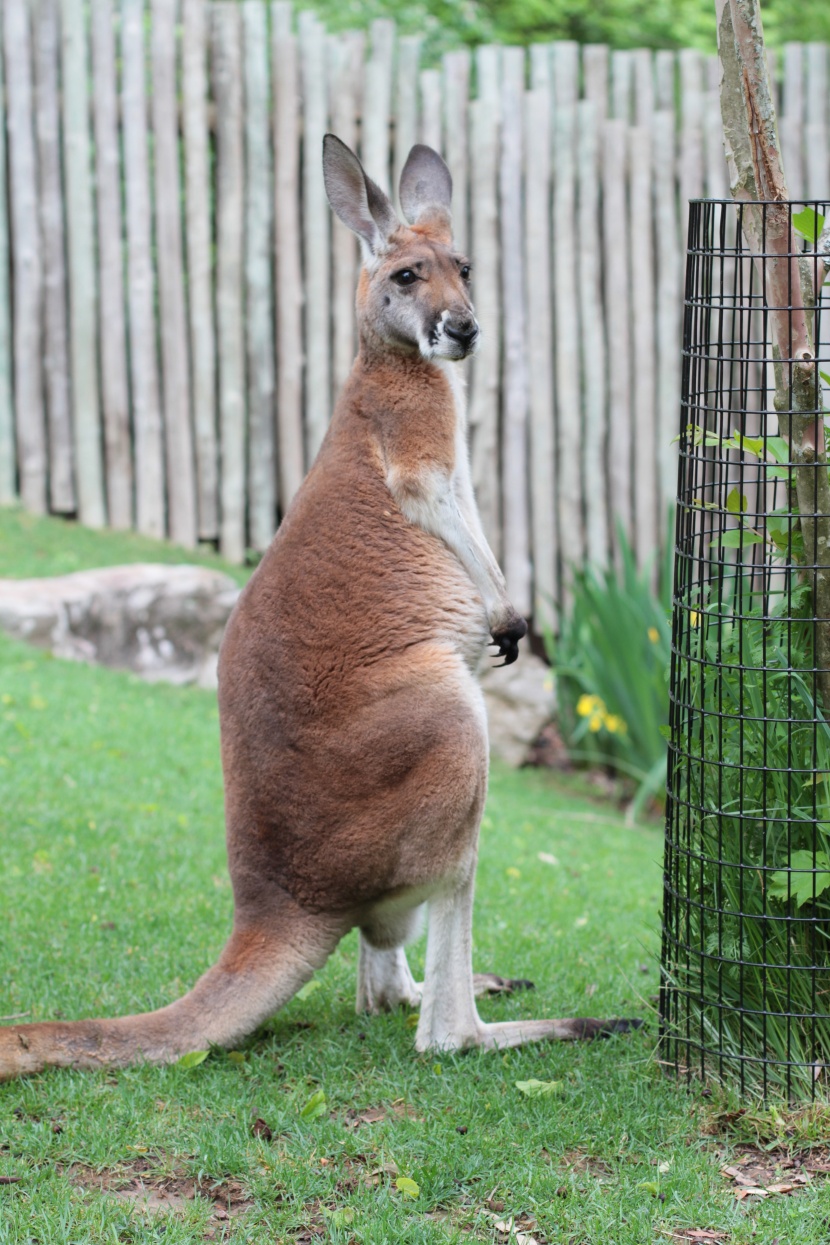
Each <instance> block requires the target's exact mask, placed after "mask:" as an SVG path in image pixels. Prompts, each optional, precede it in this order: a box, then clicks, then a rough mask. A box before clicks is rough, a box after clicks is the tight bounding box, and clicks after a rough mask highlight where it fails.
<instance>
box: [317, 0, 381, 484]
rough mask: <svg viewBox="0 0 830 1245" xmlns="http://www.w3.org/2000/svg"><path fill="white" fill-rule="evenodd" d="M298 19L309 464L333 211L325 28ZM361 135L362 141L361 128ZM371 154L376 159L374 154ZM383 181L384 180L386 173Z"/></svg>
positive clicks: (324, 370)
mask: <svg viewBox="0 0 830 1245" xmlns="http://www.w3.org/2000/svg"><path fill="white" fill-rule="evenodd" d="M299 21H300V48H301V52H302V97H303V115H304V142H303V244H304V251H303V256H304V261H305V348H306V372H305V436H306V462H307V465H308V466H310V465H311V461H312V459H313V458H314V457H315V455H316V454H317V451H318V449H319V448H320V443H321V442H322V440H323V437H324V435H325V432H326V428H327V427H328V422H329V416H330V411H331V383H330V375H331V372H330V365H331V332H330V328H331V302H330V297H331V292H330V289H329V281H330V270H331V250H330V247H331V213H330V211H329V205H328V201H327V199H326V189H325V185H324V183H323V164H322V150H323V135H324V134H325V132H326V130H327V128H328V90H327V82H326V34H325V31H324V29H323V27H322V26H321V25H320V23H319V22H318V21H317V19H316V18H315V17H314V15H313V14H312V13H301V14H300V18H299ZM368 106H369V100H368V97H367V99H366V107H367V108H368ZM385 116H386V123H385V133H386V138H387V146H386V149H385V158H386V160H388V157H389V149H388V135H389V126H388V117H389V112H388V106H387V111H386V114H385ZM369 128H370V129H371V127H369ZM363 137H364V143H365V142H366V139H367V132H366V129H365V128H364V135H363ZM364 154H365V147H364ZM373 158H374V159H375V161H377V159H378V157H377V156H376V155H375V156H374V157H373ZM368 171H369V173H370V175H371V176H372V177H375V178H377V177H378V174H377V173H375V172H374V171H373V170H372V169H371V168H370V169H369V170H368ZM380 171H381V172H382V171H383V170H382V169H381V170H380ZM386 181H387V185H388V182H389V175H388V173H387V175H386Z"/></svg>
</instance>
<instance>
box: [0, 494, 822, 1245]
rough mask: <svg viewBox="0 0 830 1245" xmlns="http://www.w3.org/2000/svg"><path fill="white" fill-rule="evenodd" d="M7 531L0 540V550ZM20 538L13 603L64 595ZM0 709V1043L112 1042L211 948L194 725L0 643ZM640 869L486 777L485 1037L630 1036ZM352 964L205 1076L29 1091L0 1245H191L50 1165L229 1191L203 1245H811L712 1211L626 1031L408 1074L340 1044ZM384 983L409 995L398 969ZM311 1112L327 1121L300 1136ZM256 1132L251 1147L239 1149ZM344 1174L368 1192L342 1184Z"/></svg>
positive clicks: (613, 838) (368, 1022) (170, 1220)
mask: <svg viewBox="0 0 830 1245" xmlns="http://www.w3.org/2000/svg"><path fill="white" fill-rule="evenodd" d="M20 522H21V518H20V516H19V515H18V516H16V517H14V516H12V518H8V516H7V517H6V519H5V520H4V528H3V529H2V530H3V531H6V530H7V529H8V526H9V524H10V523H11V524H15V523H20ZM32 530H34V531H35V532H36V536H37V539H36V541H34V542H33V544H34V545H35V547H36V548H37V549H38V550H39V552H37V553H33V552H32V549H31V548H29V547H25V548H23V549H22V551H21V553H20V555H19V556H15V555H14V554H13V553H11V552H10V551H9V549H8V548H6V549H5V550H4V552H3V558H4V570H6V571H7V572H8V571H15V572H17V573H21V574H31V573H33V571H32V568H33V565H34V560H35V558H38V559H40V561H39V562H38V563H37V564H38V565H40V566H42V567H44V568H49V569H52V568H55V569H58V568H59V569H68V567H67V566H66V556H67V550H66V549H64V550H63V551H61V549H60V548H59V545H60V542H61V541H63V540H64V539H65V537H66V532H64V531H62V532H60V533H59V539H58V538H56V539H55V542H54V546H53V544H52V536H51V532H50V525H48V524H47V525H43V524H40V523H38V524H34V525H33V528H32ZM55 530H56V529H55V528H52V531H55ZM133 544H134V542H133V539H132V538H126V545H125V538H123V537H115V536H110V535H108V534H97V535H95V536H92V535H90V534H88V533H84V532H81V530H80V529H72V537H71V541H70V545H71V548H72V549H73V550H74V551H75V552H76V553H77V554H78V556H79V557H81V558H82V560H86V562H85V564H87V565H92V564H99V565H102V564H104V563H106V562H109V561H113V560H116V558H117V557H120V556H121V554H122V551H123V549H124V548H125V547H127V546H129V547H132V545H133ZM146 545H147V543H146V542H144V546H143V547H142V551H141V553H140V556H141V557H145V556H148V553H147V551H146ZM152 556H156V557H157V556H161V551H154V552H153V554H152ZM0 698H2V700H1V701H0V791H2V793H3V797H2V814H0V825H1V826H2V846H3V886H2V907H0V1015H2V1016H7V1015H9V1014H11V1013H17V1012H27V1013H29V1016H28V1017H27V1019H29V1018H31V1019H46V1018H49V1017H54V1016H57V1015H59V1014H61V1015H63V1016H65V1017H72V1016H81V1015H88V1014H95V1013H99V1014H103V1013H115V1012H125V1011H128V1010H133V1009H144V1008H148V1007H155V1006H158V1005H159V1004H162V1003H164V1002H167V1001H169V1000H170V999H172V998H174V997H176V995H177V994H178V993H179V992H180V991H181V990H182V989H184V988H185V987H186V986H187V985H188V984H189V983H190V982H192V981H193V980H194V978H195V977H196V976H197V974H198V973H199V972H200V971H202V969H204V968H205V967H206V966H207V965H208V964H209V963H210V962H211V961H212V959H213V958H214V957H215V956H216V954H217V953H218V951H219V949H220V947H221V945H222V943H223V940H224V938H225V935H226V933H227V931H228V928H229V922H230V914H231V900H230V890H229V886H228V882H227V875H226V870H225V858H224V846H223V827H222V802H221V798H222V791H221V775H220V771H219V762H218V721H217V712H216V704H215V699H214V697H213V696H212V695H211V694H209V693H206V692H202V691H198V690H196V689H192V688H172V687H166V686H160V685H155V686H152V687H151V686H148V685H146V684H143V683H141V682H140V681H138V680H137V679H135V678H133V677H132V676H129V675H122V674H118V673H116V672H112V671H108V670H100V669H92V668H87V667H84V666H80V665H75V664H72V663H64V662H60V661H56V660H53V659H50V658H49V657H47V656H46V655H44V654H42V653H39V652H36V651H33V650H29V649H27V648H24V647H23V646H21V645H19V644H17V643H14V642H11V641H9V640H6V639H0ZM540 852H541V853H544V854H546V855H547V856H553V857H554V858H555V860H556V861H557V863H555V864H551V863H549V862H546V861H542V860H540V859H539V853H540ZM660 855H661V833H660V828H659V827H658V826H645V827H639V828H636V829H628V828H626V827H625V825H624V823H623V821H622V819H621V817H620V816H619V815H618V814H617V813H616V811H614V810H612V809H609V808H608V807H604V806H602V805H600V804H598V803H596V802H591V801H589V800H588V799H586V798H585V797H584V796H583V795H581V794H578V793H576V792H574V791H573V790H572V789H569V788H567V787H563V786H562V785H561V784H557V783H556V782H554V781H553V779H552V778H551V777H550V776H549V775H547V774H544V773H538V772H523V773H518V774H516V773H509V772H507V771H505V770H502V769H497V770H496V771H495V772H494V774H493V780H492V788H491V795H490V800H489V804H488V809H487V816H486V820H485V824H484V828H483V835H482V851H481V864H480V869H479V883H478V893H477V901H476V926H475V934H476V951H475V958H476V966H477V968H479V969H481V970H492V971H495V972H500V973H504V974H510V975H521V976H528V977H530V978H532V979H534V980H535V981H536V984H537V989H536V991H535V992H534V993H530V994H526V995H520V996H516V997H514V998H510V999H493V1000H485V1001H482V1004H481V1007H482V1012H483V1013H484V1014H485V1015H486V1017H487V1018H489V1019H496V1018H499V1019H509V1018H511V1017H519V1016H533V1015H538V1016H553V1015H569V1014H582V1015H585V1014H602V1015H615V1014H616V1015H620V1014H622V1015H638V1014H639V1015H644V1014H648V1011H649V1005H648V1001H647V1000H648V996H650V995H652V994H653V993H654V992H655V990H656V987H657V965H656V959H655V955H656V950H657V941H658V939H657V929H658V926H659V896H660ZM355 961H356V941H355V937H354V935H352V936H350V937H349V938H347V939H346V940H345V941H344V942H343V944H342V945H341V947H340V948H339V950H338V952H337V953H336V954H335V955H334V956H333V957H332V959H331V960H330V962H329V964H328V965H327V966H326V968H325V969H324V971H323V972H322V973H320V974H319V982H320V985H319V988H318V989H317V990H316V991H314V992H312V993H310V994H308V995H307V997H305V998H304V999H295V1000H294V1001H293V1002H292V1003H291V1004H290V1005H289V1006H288V1007H287V1008H286V1009H285V1010H284V1011H283V1012H282V1013H281V1014H280V1015H278V1016H277V1017H275V1018H274V1020H273V1021H272V1022H271V1023H270V1024H269V1025H268V1026H267V1028H266V1029H265V1030H263V1031H262V1032H260V1033H259V1034H258V1035H257V1036H256V1037H255V1038H254V1039H253V1040H252V1041H251V1042H250V1043H249V1044H248V1045H247V1046H246V1048H245V1050H244V1051H243V1052H242V1057H241V1058H240V1057H239V1056H237V1057H236V1058H235V1059H232V1058H229V1057H228V1055H227V1054H224V1053H214V1054H212V1055H211V1056H210V1057H209V1058H208V1060H207V1061H206V1062H205V1063H203V1064H202V1065H201V1066H200V1067H198V1068H195V1069H193V1070H191V1071H186V1070H184V1069H183V1068H180V1067H172V1068H152V1067H135V1068H130V1069H126V1070H122V1071H118V1072H114V1073H112V1072H111V1073H105V1072H101V1073H89V1072H83V1073H81V1072H75V1073H73V1072H66V1071H53V1072H49V1073H47V1074H44V1075H41V1076H37V1077H33V1078H31V1079H29V1080H26V1081H21V1082H16V1083H10V1084H6V1085H3V1086H0V1176H7V1177H20V1178H21V1179H20V1182H19V1183H17V1184H13V1185H8V1186H4V1185H0V1243H2V1245H27V1243H28V1242H35V1241H37V1242H40V1243H41V1245H53V1243H60V1245H63V1243H64V1242H67V1243H72V1245H76V1243H77V1245H86V1243H87V1242H90V1243H93V1245H97V1243H98V1242H101V1243H102V1245H103V1243H104V1242H121V1241H123V1242H133V1241H136V1242H155V1241H164V1242H168V1243H174V1245H178V1243H180V1242H191V1241H194V1242H195V1241H201V1240H202V1239H203V1238H204V1232H205V1227H206V1223H207V1218H208V1211H209V1203H207V1202H206V1201H205V1200H204V1199H196V1200H195V1201H194V1202H192V1203H188V1205H187V1206H186V1208H185V1209H184V1210H182V1211H181V1212H180V1213H176V1214H171V1215H168V1216H161V1215H159V1216H155V1217H153V1216H151V1215H149V1214H145V1213H142V1212H140V1211H138V1210H133V1209H131V1208H130V1207H129V1206H128V1205H127V1204H126V1203H125V1202H124V1201H120V1200H117V1199H115V1198H114V1197H112V1196H109V1195H107V1194H104V1193H101V1192H96V1191H94V1190H89V1189H87V1190H83V1189H81V1188H79V1187H78V1186H77V1185H75V1184H73V1183H72V1181H71V1180H70V1178H69V1176H68V1175H67V1174H66V1173H65V1168H66V1167H67V1166H68V1165H69V1164H71V1163H80V1164H84V1165H87V1166H88V1167H91V1168H94V1169H96V1170H104V1169H116V1168H118V1167H119V1166H129V1165H130V1164H135V1163H136V1161H137V1160H138V1159H141V1160H143V1161H144V1162H145V1163H146V1164H149V1166H150V1168H151V1169H152V1170H158V1172H159V1173H162V1174H163V1173H164V1172H169V1171H171V1170H172V1169H176V1170H178V1171H179V1172H180V1173H182V1174H184V1175H191V1176H194V1177H195V1176H199V1175H201V1176H202V1177H204V1178H209V1179H215V1180H219V1179H223V1178H228V1177H230V1178H233V1179H236V1180H239V1181H241V1182H242V1184H243V1185H244V1186H245V1188H246V1189H247V1190H248V1191H249V1194H250V1197H251V1200H252V1205H251V1207H250V1209H248V1210H247V1211H246V1212H245V1214H244V1215H241V1216H240V1217H239V1218H235V1219H233V1220H231V1221H230V1222H229V1223H228V1224H226V1225H224V1227H222V1226H221V1225H220V1227H219V1234H220V1235H221V1232H222V1231H226V1232H227V1239H229V1240H232V1241H240V1242H241V1241H250V1242H256V1243H259V1242H269V1243H270V1242H275V1241H286V1242H289V1241H293V1240H295V1239H296V1238H297V1237H298V1236H300V1235H301V1234H302V1230H303V1229H304V1228H307V1227H308V1226H309V1225H310V1224H311V1223H312V1222H313V1221H314V1217H315V1214H317V1212H318V1208H319V1204H320V1203H323V1204H324V1205H325V1206H326V1207H328V1208H329V1209H330V1210H331V1209H337V1210H347V1211H350V1212H352V1213H353V1218H352V1219H351V1222H350V1223H348V1224H345V1218H346V1217H342V1218H341V1219H340V1220H338V1219H337V1218H331V1217H329V1218H328V1219H327V1220H326V1223H327V1227H326V1229H325V1231H326V1235H325V1237H323V1238H321V1239H326V1240H330V1241H332V1242H334V1243H335V1245H337V1243H339V1242H343V1243H344V1245H345V1243H346V1242H351V1241H358V1242H361V1243H364V1242H365V1243H366V1245H369V1243H371V1245H381V1243H382V1242H389V1243H390V1245H391V1243H395V1242H399V1241H404V1242H407V1243H408V1242H413V1243H420V1242H430V1243H432V1242H447V1241H452V1240H459V1241H460V1240H483V1241H494V1240H496V1239H498V1238H497V1236H496V1230H495V1226H494V1223H493V1220H492V1218H490V1219H488V1218H487V1217H486V1214H485V1211H486V1210H487V1207H486V1205H485V1204H486V1202H487V1200H488V1199H489V1198H491V1197H493V1198H495V1199H496V1201H497V1202H498V1203H503V1204H504V1211H503V1212H500V1215H501V1218H505V1217H507V1216H508V1215H509V1214H510V1213H514V1214H517V1215H519V1214H521V1213H522V1212H525V1213H528V1214H532V1215H533V1216H534V1217H535V1219H536V1221H537V1223H538V1229H537V1230H536V1231H535V1233H534V1235H536V1236H537V1239H545V1240H547V1241H549V1242H557V1243H558V1242H569V1243H571V1245H588V1243H590V1245H607V1243H613V1245H642V1243H643V1242H649V1241H655V1240H661V1239H662V1240H665V1239H668V1238H667V1236H666V1235H664V1233H666V1234H667V1233H669V1232H670V1231H671V1230H672V1229H677V1228H679V1227H681V1226H687V1227H693V1228H720V1229H723V1230H724V1231H726V1232H728V1233H729V1240H730V1241H731V1242H742V1243H746V1245H749V1242H754V1243H755V1245H770V1243H771V1242H772V1241H773V1240H774V1239H775V1238H776V1237H777V1238H778V1239H779V1240H780V1241H781V1242H782V1243H783V1242H787V1245H808V1243H809V1245H812V1243H816V1245H818V1242H824V1241H826V1238H827V1227H826V1222H823V1221H826V1219H827V1218H828V1216H830V1196H828V1194H827V1193H825V1192H823V1191H822V1190H821V1189H818V1188H817V1189H815V1190H809V1191H807V1192H805V1193H803V1194H800V1195H799V1197H798V1198H797V1199H786V1198H775V1197H771V1198H769V1199H768V1200H767V1201H765V1202H763V1203H756V1204H754V1205H752V1206H750V1207H747V1205H746V1203H743V1204H740V1205H739V1204H738V1203H737V1202H736V1200H735V1198H734V1196H733V1194H732V1192H731V1191H730V1190H729V1188H728V1187H727V1184H726V1182H725V1181H724V1180H723V1178H722V1177H721V1176H720V1174H719V1166H720V1162H721V1161H722V1160H720V1159H719V1158H718V1155H717V1154H716V1153H715V1149H716V1144H717V1147H720V1148H722V1146H723V1141H722V1139H720V1140H718V1141H717V1143H716V1142H715V1140H714V1139H713V1138H712V1137H705V1136H702V1135H701V1123H702V1118H703V1110H704V1108H703V1107H702V1105H701V1103H700V1102H699V1101H697V1100H695V1099H694V1098H693V1097H690V1096H689V1095H688V1094H687V1093H686V1092H685V1091H683V1090H681V1089H679V1088H678V1087H676V1086H675V1085H673V1084H672V1083H671V1082H669V1081H668V1080H666V1079H665V1078H664V1076H663V1075H662V1073H661V1072H660V1070H659V1066H658V1064H657V1063H656V1060H655V1050H654V1032H653V1028H652V1032H651V1033H650V1034H642V1033H640V1034H636V1035H633V1036H631V1037H628V1038H617V1039H612V1040H611V1041H608V1042H601V1043H595V1044H593V1045H567V1044H560V1045H556V1044H550V1045H540V1046H535V1047H528V1048H526V1049H524V1050H521V1051H511V1052H508V1053H505V1054H504V1055H499V1054H480V1053H470V1054H466V1055H463V1056H449V1055H440V1056H437V1057H436V1056H429V1057H422V1056H418V1055H416V1054H415V1052H414V1047H413V1037H414V1033H413V1029H412V1027H411V1025H410V1023H409V1017H407V1016H406V1015H405V1014H403V1013H401V1014H395V1015H390V1016H385V1017H381V1018H373V1019H369V1018H359V1017H357V1016H355V1014H354V1008H353V995H354V976H355ZM412 961H413V965H414V967H415V969H416V972H420V970H421V968H422V965H423V943H422V942H419V943H416V944H415V946H414V947H413V949H412ZM641 965H646V966H647V971H645V972H643V971H641V967H640V966H641ZM532 1078H536V1079H539V1080H544V1081H552V1080H556V1081H561V1082H562V1086H561V1092H560V1093H558V1094H556V1095H554V1096H551V1097H546V1098H536V1099H531V1098H527V1097H525V1096H523V1095H522V1094H521V1093H520V1092H519V1091H518V1090H517V1089H516V1084H515V1083H516V1082H517V1081H524V1080H530V1079H532ZM318 1089H322V1090H323V1092H324V1093H325V1096H326V1110H325V1112H324V1113H323V1114H322V1115H321V1116H320V1117H319V1118H317V1119H303V1118H302V1117H301V1116H300V1114H299V1112H300V1110H301V1108H302V1107H303V1106H304V1104H305V1103H306V1102H307V1101H308V1099H309V1098H310V1096H311V1095H312V1094H313V1093H314V1092H315V1091H316V1090H318ZM400 1099H403V1100H405V1101H406V1103H408V1104H410V1106H411V1107H412V1108H413V1109H414V1113H415V1114H414V1115H411V1116H402V1117H399V1116H398V1115H396V1114H394V1113H392V1112H391V1111H390V1113H389V1115H388V1118H387V1119H385V1120H382V1121H380V1122H377V1123H372V1124H367V1123H364V1124H361V1125H360V1127H359V1128H357V1129H352V1128H347V1127H345V1126H344V1124H345V1123H346V1122H347V1121H348V1118H349V1117H348V1114H347V1113H348V1112H349V1111H350V1110H353V1109H358V1110H365V1109H368V1108H377V1107H382V1106H387V1107H390V1105H391V1104H392V1103H394V1102H395V1101H396V1100H400ZM257 1116H258V1117H261V1118H263V1119H264V1120H265V1121H266V1122H267V1123H268V1125H269V1126H270V1128H271V1130H272V1132H273V1140H272V1141H271V1142H266V1141H264V1140H263V1139H262V1138H259V1137H255V1136H254V1135H253V1134H252V1131H251V1123H252V1120H253V1119H254V1118H255V1117H257ZM459 1129H466V1132H459V1131H458V1130H459ZM56 1130H58V1131H56ZM825 1131H826V1130H825ZM577 1150H579V1151H582V1152H583V1153H584V1154H586V1155H590V1156H592V1158H593V1159H594V1160H595V1165H594V1167H593V1169H592V1170H593V1174H592V1172H591V1171H588V1172H585V1171H574V1170H573V1169H572V1167H569V1166H568V1163H567V1161H566V1159H565V1156H566V1155H573V1152H574V1151H577ZM323 1159H325V1160H327V1161H326V1162H325V1163H324V1162H322V1160H323ZM600 1161H601V1166H600ZM666 1164H668V1166H667V1167H665V1170H664V1171H660V1169H659V1167H660V1165H666ZM387 1169H394V1171H397V1173H399V1174H400V1175H404V1176H408V1177H410V1178H411V1179H413V1180H415V1181H416V1182H417V1184H418V1185H419V1187H420V1193H419V1196H418V1197H417V1198H416V1199H414V1200H413V1199H409V1198H406V1197H404V1196H403V1195H402V1194H401V1193H400V1192H399V1191H398V1190H397V1189H396V1188H395V1186H394V1173H393V1171H391V1170H387ZM371 1172H379V1173H380V1174H379V1175H378V1176H377V1177H376V1179H377V1180H378V1183H377V1184H375V1185H367V1184H365V1183H364V1182H363V1180H362V1176H363V1174H364V1173H371ZM355 1176H357V1179H356V1180H355V1179H354V1177H355ZM318 1218H319V1215H318ZM467 1224H471V1225H473V1230H472V1233H468V1232H465V1231H463V1226H464V1225H467ZM215 1226H216V1225H214V1227H215ZM216 1239H219V1238H218V1237H217V1238H216Z"/></svg>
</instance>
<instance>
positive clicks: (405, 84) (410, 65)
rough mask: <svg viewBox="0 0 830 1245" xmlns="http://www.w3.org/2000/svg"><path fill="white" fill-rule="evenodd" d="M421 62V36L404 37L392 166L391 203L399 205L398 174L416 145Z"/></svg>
mask: <svg viewBox="0 0 830 1245" xmlns="http://www.w3.org/2000/svg"><path fill="white" fill-rule="evenodd" d="M420 59H421V37H420V35H404V37H403V38H402V39H401V41H400V44H399V45H398V66H397V71H396V74H395V78H396V90H395V151H394V160H393V166H392V189H393V191H394V195H393V198H394V202H395V204H396V206H397V205H398V185H399V183H400V179H401V171H402V169H403V166H404V164H405V163H406V157H407V156H408V155H409V153H410V151H411V149H412V147H413V146H414V144H415V143H417V141H418V64H419V61H420Z"/></svg>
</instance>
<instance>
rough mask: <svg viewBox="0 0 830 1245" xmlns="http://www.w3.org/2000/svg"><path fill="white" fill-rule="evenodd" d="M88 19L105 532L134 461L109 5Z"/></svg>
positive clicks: (123, 512)
mask: <svg viewBox="0 0 830 1245" xmlns="http://www.w3.org/2000/svg"><path fill="white" fill-rule="evenodd" d="M90 16H91V21H92V73H93V95H92V114H93V123H94V134H95V178H96V187H97V207H98V301H99V306H100V308H101V315H100V353H101V408H102V413H103V417H104V463H105V467H106V480H107V511H108V515H109V525H110V527H114V528H128V527H131V526H132V523H133V461H132V443H131V437H130V393H129V385H128V381H127V328H126V323H125V318H124V259H123V252H122V227H121V226H122V222H121V158H120V152H119V143H118V90H117V83H116V68H115V33H114V29H113V12H112V0H95V3H94V4H93V5H92V7H91V10H90Z"/></svg>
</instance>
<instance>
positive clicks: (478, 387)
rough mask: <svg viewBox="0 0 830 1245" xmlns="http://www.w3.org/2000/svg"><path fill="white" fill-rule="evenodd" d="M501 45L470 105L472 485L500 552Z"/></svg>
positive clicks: (484, 52)
mask: <svg viewBox="0 0 830 1245" xmlns="http://www.w3.org/2000/svg"><path fill="white" fill-rule="evenodd" d="M500 56H501V49H500V48H498V47H480V48H478V49H477V52H476V71H477V72H476V77H477V79H478V97H477V99H475V100H473V101H472V103H471V104H470V236H471V239H472V248H471V250H472V254H473V256H474V259H475V274H474V280H475V288H474V296H475V306H476V315H477V317H478V322H479V324H480V325H481V328H482V346H481V350H480V351H479V353H478V355H477V356H476V358H475V359H474V360H473V370H472V378H471V392H470V406H469V424H470V457H471V464H472V476H473V485H474V487H475V492H476V498H477V501H478V508H479V513H480V514H481V522H482V526H483V527H484V532H485V534H486V536H487V539H488V541H489V542H490V546H491V548H492V550H493V552H494V553H495V555H496V557H497V558H498V557H500V554H501V504H500V497H499V441H498V429H499V398H500V388H499V382H500V357H501V356H500V352H501V307H500V304H499V204H498V170H499V124H500V105H499V61H500Z"/></svg>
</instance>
